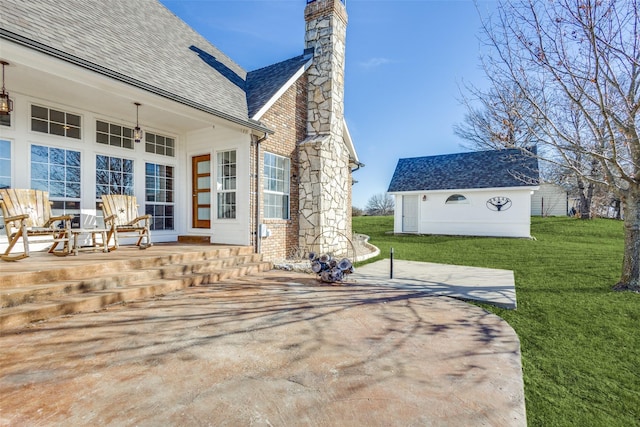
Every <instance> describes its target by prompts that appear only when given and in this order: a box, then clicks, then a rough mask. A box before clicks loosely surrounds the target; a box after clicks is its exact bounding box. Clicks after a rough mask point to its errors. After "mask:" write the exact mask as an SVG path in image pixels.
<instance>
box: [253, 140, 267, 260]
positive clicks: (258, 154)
mask: <svg viewBox="0 0 640 427" xmlns="http://www.w3.org/2000/svg"><path fill="white" fill-rule="evenodd" d="M265 139H267V133H266V132H265V134H264V136H263V137H262V138H259V139H256V140H255V141H254V143H255V146H256V224H255V226H256V253H257V254H259V253H260V251H261V250H262V247H261V242H262V238H261V237H260V184H261V182H262V181H261V180H260V143H261V142H262V141H264V140H265Z"/></svg>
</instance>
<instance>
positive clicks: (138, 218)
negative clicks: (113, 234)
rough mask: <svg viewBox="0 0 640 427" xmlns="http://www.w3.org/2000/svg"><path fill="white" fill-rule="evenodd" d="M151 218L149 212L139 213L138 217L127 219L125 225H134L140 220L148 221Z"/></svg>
mask: <svg viewBox="0 0 640 427" xmlns="http://www.w3.org/2000/svg"><path fill="white" fill-rule="evenodd" d="M151 218H153V215H150V214H146V215H140V216H139V217H137V218H135V219H133V220H131V221H129V222H128V223H127V225H134V224H136V223H138V222H140V221H149V220H150V219H151Z"/></svg>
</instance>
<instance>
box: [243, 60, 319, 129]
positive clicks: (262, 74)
mask: <svg viewBox="0 0 640 427" xmlns="http://www.w3.org/2000/svg"><path fill="white" fill-rule="evenodd" d="M311 58H313V50H311V49H308V50H305V52H304V54H302V55H300V56H296V57H295V58H291V59H287V60H286V61H282V62H278V63H277V64H273V65H269V66H268V67H264V68H260V69H258V70H254V71H250V72H249V73H248V74H247V103H248V107H249V117H253V116H254V115H255V114H256V113H257V112H258V111H259V110H260V109H261V108H262V107H264V105H265V104H266V103H267V102H269V100H270V99H271V98H272V97H273V96H274V95H275V94H276V93H277V92H278V90H280V88H281V87H283V86H284V84H285V83H286V82H287V81H289V79H290V78H291V77H293V76H294V75H295V73H296V72H297V71H298V70H300V68H302V67H303V66H304V65H305V64H306V63H307V62H308V61H309V60H310V59H311Z"/></svg>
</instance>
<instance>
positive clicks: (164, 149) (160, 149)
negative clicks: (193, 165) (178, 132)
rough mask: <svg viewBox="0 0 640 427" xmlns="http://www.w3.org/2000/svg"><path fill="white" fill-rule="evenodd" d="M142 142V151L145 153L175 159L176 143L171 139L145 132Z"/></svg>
mask: <svg viewBox="0 0 640 427" xmlns="http://www.w3.org/2000/svg"><path fill="white" fill-rule="evenodd" d="M144 142H145V144H144V149H145V151H146V152H147V153H153V154H162V155H163V156H169V157H175V145H176V141H175V139H173V138H169V137H167V136H161V135H156V134H153V133H150V132H145V134H144Z"/></svg>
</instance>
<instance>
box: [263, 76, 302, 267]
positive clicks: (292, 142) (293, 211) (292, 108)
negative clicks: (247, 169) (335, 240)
mask: <svg viewBox="0 0 640 427" xmlns="http://www.w3.org/2000/svg"><path fill="white" fill-rule="evenodd" d="M260 120H261V122H262V123H264V124H265V125H266V126H267V127H268V128H269V129H272V130H274V131H275V132H274V134H272V135H269V136H268V137H267V139H266V140H265V141H263V142H262V143H261V144H260V156H261V159H260V170H259V171H258V173H259V174H260V177H261V178H260V181H261V184H262V186H264V175H263V174H264V153H265V152H269V153H272V154H277V155H279V156H283V157H288V158H289V159H290V161H291V171H290V177H289V182H290V194H289V211H290V214H289V216H290V218H289V219H288V220H286V219H265V218H264V208H263V207H264V197H263V191H262V188H261V189H259V191H258V193H259V197H260V218H261V222H262V223H264V224H266V225H267V227H268V228H269V230H271V236H269V237H265V238H262V240H261V242H260V245H261V253H262V254H263V257H264V259H265V260H268V261H274V260H279V259H285V258H287V257H289V256H290V255H291V254H292V253H294V252H296V250H297V248H298V243H299V242H298V235H299V228H298V210H299V209H298V141H300V140H302V139H304V137H305V135H306V124H307V77H306V75H303V76H301V77H300V78H299V79H298V80H297V81H296V83H294V84H293V85H292V86H291V87H290V88H289V89H287V91H286V92H285V93H284V94H283V95H282V96H281V97H280V98H279V99H278V100H277V101H276V102H275V104H274V105H273V106H271V108H270V109H269V110H268V111H267V112H266V113H265V114H264V115H263V116H262V118H261V119H260ZM252 157H253V158H252V165H254V166H252V169H253V170H255V149H254V150H253V151H252ZM253 182H254V187H255V182H256V181H255V180H253ZM252 191H253V190H252ZM252 200H253V198H252ZM252 212H253V216H252V217H253V219H252V221H253V222H254V224H255V206H254V207H253V208H252ZM252 230H254V231H255V225H254V226H253V229H252Z"/></svg>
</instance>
